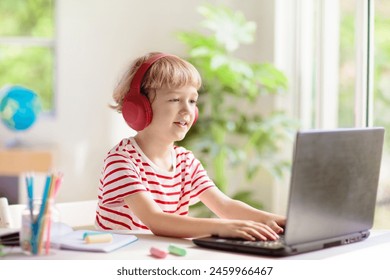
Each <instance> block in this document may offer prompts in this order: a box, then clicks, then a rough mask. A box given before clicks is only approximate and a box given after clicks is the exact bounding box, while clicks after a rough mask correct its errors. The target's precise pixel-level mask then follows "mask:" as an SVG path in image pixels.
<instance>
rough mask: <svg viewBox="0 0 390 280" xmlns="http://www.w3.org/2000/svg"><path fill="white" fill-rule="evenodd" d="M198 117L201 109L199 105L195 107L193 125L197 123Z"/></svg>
mask: <svg viewBox="0 0 390 280" xmlns="http://www.w3.org/2000/svg"><path fill="white" fill-rule="evenodd" d="M198 117H199V109H198V106H196V107H195V117H194V121H193V122H192V125H194V124H195V123H196V121H197V120H198Z"/></svg>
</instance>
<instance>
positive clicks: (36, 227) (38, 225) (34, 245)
mask: <svg viewBox="0 0 390 280" xmlns="http://www.w3.org/2000/svg"><path fill="white" fill-rule="evenodd" d="M50 183H51V176H50V175H47V177H46V183H45V188H44V190H43V195H42V204H41V208H40V209H39V213H38V218H37V220H36V221H35V222H34V230H33V233H32V237H33V241H32V249H33V254H34V255H36V254H38V237H39V231H40V230H42V225H41V222H42V217H43V215H44V213H45V207H46V202H47V197H48V195H49V189H50Z"/></svg>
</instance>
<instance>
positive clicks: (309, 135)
mask: <svg viewBox="0 0 390 280" xmlns="http://www.w3.org/2000/svg"><path fill="white" fill-rule="evenodd" d="M383 137H384V129H383V128H380V127H378V128H376V127H374V128H351V129H335V130H306V131H298V132H297V133H296V138H295V144H294V149H293V163H292V168H291V179H290V191H289V201H288V208H287V222H286V226H285V231H284V235H283V236H281V238H280V240H277V241H246V240H242V239H229V238H220V237H218V236H210V237H200V238H195V239H193V240H192V241H193V243H194V244H196V245H198V246H201V247H206V248H212V249H218V250H227V251H235V252H241V253H251V254H259V255H271V256H288V255H295V254H300V253H304V252H309V251H314V250H320V249H324V248H328V247H333V246H339V245H344V244H350V243H354V242H358V241H362V240H364V239H366V238H367V237H368V236H369V234H370V231H369V230H370V229H371V227H372V225H373V220H374V212H375V204H376V196H377V189H378V180H379V172H380V166H381V158H382V148H383Z"/></svg>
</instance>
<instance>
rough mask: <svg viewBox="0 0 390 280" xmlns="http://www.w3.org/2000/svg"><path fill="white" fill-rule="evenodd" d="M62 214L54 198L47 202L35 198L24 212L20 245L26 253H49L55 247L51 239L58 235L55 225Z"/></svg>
mask: <svg viewBox="0 0 390 280" xmlns="http://www.w3.org/2000/svg"><path fill="white" fill-rule="evenodd" d="M59 222H60V215H59V211H58V209H57V208H56V206H55V203H54V202H53V200H51V199H48V200H47V201H46V202H45V203H43V202H42V200H40V199H35V200H33V202H32V204H30V205H28V206H27V208H26V209H25V210H24V211H23V213H22V228H21V230H20V246H21V248H22V250H23V252H24V253H25V254H28V255H43V254H46V255H47V254H49V253H50V248H53V245H52V244H51V242H50V241H51V240H52V239H53V237H54V235H56V234H57V233H56V229H55V225H56V224H59Z"/></svg>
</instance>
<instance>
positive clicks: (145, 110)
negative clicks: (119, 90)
mask: <svg viewBox="0 0 390 280" xmlns="http://www.w3.org/2000/svg"><path fill="white" fill-rule="evenodd" d="M166 56H172V55H170V54H164V53H160V54H156V55H154V56H152V57H150V58H149V59H147V60H146V61H145V62H144V63H142V64H141V66H140V67H139V68H138V70H137V72H136V73H135V74H134V77H133V79H132V81H131V84H130V90H129V92H128V93H127V94H126V96H125V99H124V100H123V104H122V115H123V118H124V119H125V121H126V123H127V124H128V125H129V126H130V127H131V128H132V129H134V130H136V131H141V130H143V129H144V128H145V127H147V126H148V125H149V124H150V123H151V121H152V118H153V111H152V107H151V105H150V102H149V99H148V98H147V97H146V96H145V95H143V94H142V93H141V84H142V80H143V78H144V76H145V74H146V71H148V69H149V68H150V66H152V65H153V63H155V62H156V61H157V60H159V59H160V58H163V57H166ZM197 119H198V108H197V107H195V118H194V122H193V124H194V123H195V122H196V120H197Z"/></svg>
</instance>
